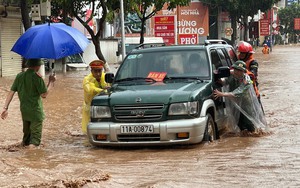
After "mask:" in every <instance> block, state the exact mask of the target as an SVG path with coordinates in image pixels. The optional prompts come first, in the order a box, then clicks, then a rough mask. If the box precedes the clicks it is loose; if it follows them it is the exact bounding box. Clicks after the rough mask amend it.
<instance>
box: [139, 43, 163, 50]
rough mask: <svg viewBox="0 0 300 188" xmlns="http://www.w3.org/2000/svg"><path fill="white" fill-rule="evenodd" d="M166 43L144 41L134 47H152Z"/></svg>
mask: <svg viewBox="0 0 300 188" xmlns="http://www.w3.org/2000/svg"><path fill="white" fill-rule="evenodd" d="M165 45H166V44H165V43H143V44H140V45H138V46H137V47H135V48H134V49H140V48H145V47H146V48H151V47H156V46H165Z"/></svg>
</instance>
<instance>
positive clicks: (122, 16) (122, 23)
mask: <svg viewBox="0 0 300 188" xmlns="http://www.w3.org/2000/svg"><path fill="white" fill-rule="evenodd" d="M120 4H121V5H120V8H121V43H122V61H123V60H124V58H125V56H126V50H125V28H124V3H123V0H120Z"/></svg>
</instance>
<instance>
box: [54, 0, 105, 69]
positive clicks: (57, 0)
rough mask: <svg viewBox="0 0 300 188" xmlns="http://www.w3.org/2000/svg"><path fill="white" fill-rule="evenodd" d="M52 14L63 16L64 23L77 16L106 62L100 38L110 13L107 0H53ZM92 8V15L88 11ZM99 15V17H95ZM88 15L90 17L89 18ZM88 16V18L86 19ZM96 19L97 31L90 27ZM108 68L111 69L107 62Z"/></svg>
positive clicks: (99, 56) (97, 52) (98, 55)
mask: <svg viewBox="0 0 300 188" xmlns="http://www.w3.org/2000/svg"><path fill="white" fill-rule="evenodd" d="M51 4H52V14H54V15H55V16H61V17H62V19H63V22H64V23H67V22H68V21H69V19H70V17H73V18H76V19H77V20H78V21H79V22H80V23H81V24H82V25H83V26H84V28H85V29H86V30H87V32H88V33H89V35H90V36H91V40H92V42H93V44H94V45H95V52H96V55H97V57H98V58H99V59H101V60H103V61H104V62H106V60H105V57H104V56H103V53H102V51H101V46H100V39H101V38H103V35H104V28H105V22H106V18H107V15H108V12H109V11H108V9H109V8H110V7H108V6H107V1H106V0H52V1H51ZM87 10H91V13H90V15H88V11H87ZM95 16H97V18H99V19H94V17H95ZM87 17H88V18H87ZM86 18H87V19H86ZM93 20H96V22H97V23H96V25H97V26H98V27H97V31H96V32H94V30H93V29H92V28H91V27H90V25H89V23H90V21H93ZM105 68H106V70H109V67H108V64H107V63H106V67H105Z"/></svg>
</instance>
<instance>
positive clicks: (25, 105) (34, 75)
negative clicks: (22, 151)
mask: <svg viewBox="0 0 300 188" xmlns="http://www.w3.org/2000/svg"><path fill="white" fill-rule="evenodd" d="M26 65H27V67H28V69H27V70H26V71H25V72H21V73H19V74H18V75H17V76H16V79H15V80H14V82H13V85H12V86H11V91H10V92H9V93H8V95H7V98H6V100H5V104H4V107H3V110H2V112H1V118H2V119H6V118H7V117H8V107H9V104H10V102H11V100H12V99H13V96H14V94H15V93H16V92H17V93H18V97H19V100H20V110H21V115H22V120H23V141H22V145H23V146H26V147H27V148H30V149H33V148H36V147H37V146H39V145H40V143H41V137H42V128H43V120H44V118H45V114H44V110H43V103H42V98H46V97H47V95H48V93H49V90H50V89H51V88H52V87H53V83H54V82H55V81H56V77H55V75H50V76H49V82H48V84H47V85H46V84H45V82H44V80H43V78H42V76H41V75H39V73H38V71H39V69H40V67H41V65H42V61H41V60H40V59H28V60H27V62H26Z"/></svg>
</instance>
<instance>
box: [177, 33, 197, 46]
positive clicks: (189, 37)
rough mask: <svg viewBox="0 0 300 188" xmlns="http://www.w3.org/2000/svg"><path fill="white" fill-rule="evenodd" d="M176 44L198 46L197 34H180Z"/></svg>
mask: <svg viewBox="0 0 300 188" xmlns="http://www.w3.org/2000/svg"><path fill="white" fill-rule="evenodd" d="M178 43H179V44H198V35H197V34H180V35H179V41H178Z"/></svg>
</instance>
